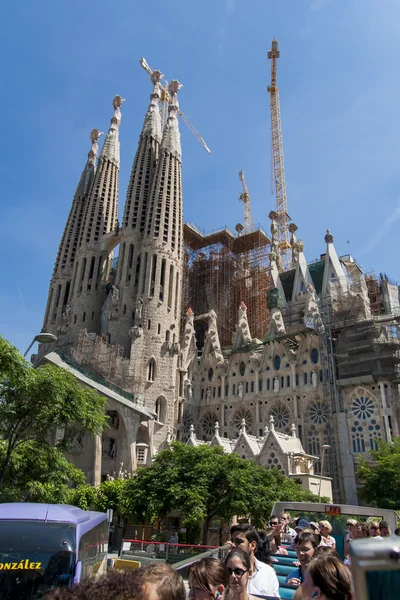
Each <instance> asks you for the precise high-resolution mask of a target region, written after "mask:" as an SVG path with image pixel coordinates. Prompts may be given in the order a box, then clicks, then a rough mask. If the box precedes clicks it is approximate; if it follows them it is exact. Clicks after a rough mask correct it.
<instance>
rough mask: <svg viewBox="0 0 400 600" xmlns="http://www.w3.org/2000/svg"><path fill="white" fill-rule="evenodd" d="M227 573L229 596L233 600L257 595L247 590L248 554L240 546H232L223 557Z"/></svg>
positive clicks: (244, 599) (249, 563) (251, 598)
mask: <svg viewBox="0 0 400 600" xmlns="http://www.w3.org/2000/svg"><path fill="white" fill-rule="evenodd" d="M225 565H226V568H227V569H228V573H229V589H230V592H231V594H230V597H231V598H232V599H233V600H253V599H254V600H256V598H257V596H253V595H252V594H249V593H248V591H247V587H248V583H249V577H250V573H251V561H250V556H249V555H248V554H247V552H245V551H244V550H242V549H241V548H234V549H233V550H231V551H230V552H229V554H228V556H227V557H226V558H225Z"/></svg>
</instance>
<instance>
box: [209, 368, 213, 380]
mask: <svg viewBox="0 0 400 600" xmlns="http://www.w3.org/2000/svg"><path fill="white" fill-rule="evenodd" d="M213 377H214V369H213V368H212V367H210V368H209V369H208V381H212V378H213Z"/></svg>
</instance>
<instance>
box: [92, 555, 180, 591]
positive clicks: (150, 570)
mask: <svg viewBox="0 0 400 600" xmlns="http://www.w3.org/2000/svg"><path fill="white" fill-rule="evenodd" d="M137 573H138V576H139V578H140V581H141V584H142V589H143V590H144V591H145V593H146V598H147V600H170V599H171V600H172V599H174V600H184V599H185V598H186V590H185V584H184V583H183V579H182V577H181V576H180V575H179V573H177V571H174V570H173V569H172V568H171V567H170V566H169V565H167V564H166V563H162V562H158V563H150V564H148V565H146V566H145V567H142V568H141V569H138V571H137ZM96 600H97V599H96Z"/></svg>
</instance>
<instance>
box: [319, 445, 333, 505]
mask: <svg viewBox="0 0 400 600" xmlns="http://www.w3.org/2000/svg"><path fill="white" fill-rule="evenodd" d="M330 449H331V447H330V446H329V444H324V445H323V446H322V457H321V473H320V476H319V493H318V500H319V502H321V484H322V475H323V472H324V459H325V452H326V451H327V450H330Z"/></svg>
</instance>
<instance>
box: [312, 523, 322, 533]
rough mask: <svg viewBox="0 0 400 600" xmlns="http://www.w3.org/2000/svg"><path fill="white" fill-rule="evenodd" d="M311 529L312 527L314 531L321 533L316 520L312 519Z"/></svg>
mask: <svg viewBox="0 0 400 600" xmlns="http://www.w3.org/2000/svg"><path fill="white" fill-rule="evenodd" d="M310 529H312V530H313V532H314V533H317V534H318V535H319V534H320V530H319V524H318V523H316V521H310Z"/></svg>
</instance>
